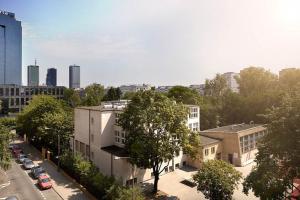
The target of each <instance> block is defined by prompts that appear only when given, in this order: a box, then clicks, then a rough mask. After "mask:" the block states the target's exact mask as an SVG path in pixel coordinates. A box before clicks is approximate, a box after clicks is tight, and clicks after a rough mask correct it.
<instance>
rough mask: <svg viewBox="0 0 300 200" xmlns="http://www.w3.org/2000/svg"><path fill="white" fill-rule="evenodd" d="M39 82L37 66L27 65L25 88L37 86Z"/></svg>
mask: <svg viewBox="0 0 300 200" xmlns="http://www.w3.org/2000/svg"><path fill="white" fill-rule="evenodd" d="M39 81H40V78H39V66H37V65H29V66H28V67H27V86H38V85H39Z"/></svg>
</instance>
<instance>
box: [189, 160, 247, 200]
mask: <svg viewBox="0 0 300 200" xmlns="http://www.w3.org/2000/svg"><path fill="white" fill-rule="evenodd" d="M241 178H242V175H241V173H240V172H239V171H237V170H236V169H234V167H233V166H232V165H231V164H229V163H227V162H225V161H222V160H208V161H206V162H204V163H203V164H202V166H201V168H200V169H199V171H198V172H197V173H196V174H195V175H194V176H193V179H194V181H195V182H196V183H197V190H198V191H201V192H202V193H203V194H204V195H205V197H206V198H208V199H212V200H218V199H219V200H230V199H231V198H232V195H233V191H234V189H235V188H237V186H238V183H239V181H240V179H241Z"/></svg>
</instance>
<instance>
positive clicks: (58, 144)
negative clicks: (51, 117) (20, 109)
mask: <svg viewBox="0 0 300 200" xmlns="http://www.w3.org/2000/svg"><path fill="white" fill-rule="evenodd" d="M45 130H50V128H48V127H45ZM59 165H60V135H59V133H57V171H59V169H60V168H59Z"/></svg>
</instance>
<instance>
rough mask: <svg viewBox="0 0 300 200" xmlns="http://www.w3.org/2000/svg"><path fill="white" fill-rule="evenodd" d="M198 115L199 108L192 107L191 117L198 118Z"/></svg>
mask: <svg viewBox="0 0 300 200" xmlns="http://www.w3.org/2000/svg"><path fill="white" fill-rule="evenodd" d="M197 117H198V108H197V107H192V108H190V114H189V118H197Z"/></svg>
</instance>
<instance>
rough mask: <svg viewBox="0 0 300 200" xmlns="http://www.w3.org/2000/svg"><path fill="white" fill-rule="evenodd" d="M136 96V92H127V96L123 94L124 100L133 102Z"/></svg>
mask: <svg viewBox="0 0 300 200" xmlns="http://www.w3.org/2000/svg"><path fill="white" fill-rule="evenodd" d="M135 94H136V92H125V94H123V97H122V98H123V99H127V100H131V99H132V98H133V97H134V95H135Z"/></svg>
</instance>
